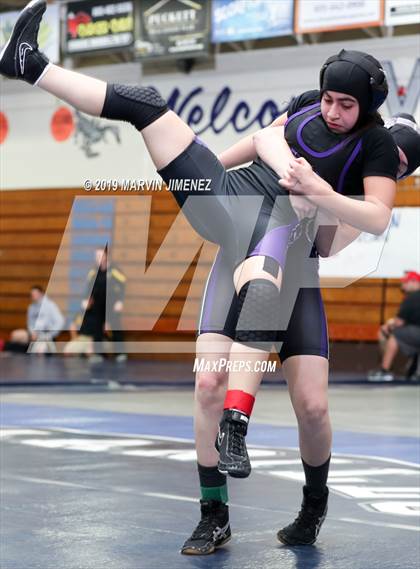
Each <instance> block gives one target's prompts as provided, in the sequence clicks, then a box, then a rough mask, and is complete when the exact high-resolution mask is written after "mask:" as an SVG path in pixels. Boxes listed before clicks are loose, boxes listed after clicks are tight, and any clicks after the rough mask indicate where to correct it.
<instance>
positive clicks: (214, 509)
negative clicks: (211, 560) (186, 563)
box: [181, 500, 231, 555]
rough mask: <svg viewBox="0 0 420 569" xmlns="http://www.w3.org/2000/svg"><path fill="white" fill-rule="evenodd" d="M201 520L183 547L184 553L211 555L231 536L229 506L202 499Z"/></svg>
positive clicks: (182, 551)
mask: <svg viewBox="0 0 420 569" xmlns="http://www.w3.org/2000/svg"><path fill="white" fill-rule="evenodd" d="M200 504H201V520H200V522H199V524H198V526H197V527H196V528H195V530H194V531H193V534H192V536H191V537H190V538H189V539H187V541H186V542H185V543H184V545H183V546H182V549H181V553H182V554H184V555H209V554H210V553H214V550H215V549H216V548H217V547H220V546H221V545H223V544H224V543H227V542H228V541H229V540H230V538H231V533H230V526H229V508H228V506H227V505H226V504H223V502H219V501H217V500H200Z"/></svg>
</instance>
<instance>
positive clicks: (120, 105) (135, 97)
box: [101, 83, 169, 130]
mask: <svg viewBox="0 0 420 569" xmlns="http://www.w3.org/2000/svg"><path fill="white" fill-rule="evenodd" d="M167 111H169V107H168V105H167V103H166V101H165V99H164V98H163V97H161V95H160V94H159V92H158V91H156V89H154V88H153V87H138V86H136V85H119V84H117V83H116V84H113V83H108V84H107V87H106V96H105V102H104V106H103V109H102V112H101V117H103V118H106V119H113V120H122V121H126V122H129V123H131V124H132V125H134V126H135V127H136V128H137V130H143V128H145V127H146V126H148V125H149V124H151V123H152V122H154V121H155V120H156V119H158V118H159V117H161V116H162V115H163V114H165V113H166V112H167Z"/></svg>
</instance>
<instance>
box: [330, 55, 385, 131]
mask: <svg viewBox="0 0 420 569" xmlns="http://www.w3.org/2000/svg"><path fill="white" fill-rule="evenodd" d="M319 82H320V90H321V96H322V94H323V92H324V91H337V92H338V93H346V95H351V96H352V97H354V98H355V99H357V101H358V103H359V108H360V113H359V122H360V120H361V119H362V120H363V118H365V117H366V115H368V114H370V113H374V112H375V111H376V110H377V109H378V108H379V107H380V106H381V105H382V103H383V102H384V101H385V99H386V96H387V95H388V83H387V80H386V77H385V72H384V70H383V69H382V67H381V64H380V63H379V61H378V60H377V59H375V58H374V57H372V56H371V55H369V54H368V53H364V52H362V51H346V50H345V49H342V50H341V51H340V53H339V54H338V55H333V56H332V57H330V58H328V59H327V61H326V62H325V63H324V65H323V66H322V68H321V71H320V75H319Z"/></svg>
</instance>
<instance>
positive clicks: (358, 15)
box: [295, 0, 384, 34]
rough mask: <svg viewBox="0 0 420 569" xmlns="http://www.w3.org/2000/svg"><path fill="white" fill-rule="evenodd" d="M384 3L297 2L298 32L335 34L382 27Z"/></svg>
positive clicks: (381, 0)
mask: <svg viewBox="0 0 420 569" xmlns="http://www.w3.org/2000/svg"><path fill="white" fill-rule="evenodd" d="M383 18H384V0H357V1H354V0H296V8H295V32H296V33H297V34H298V33H300V34H306V33H312V32H331V31H336V30H346V29H350V28H364V27H368V26H381V25H382V24H383Z"/></svg>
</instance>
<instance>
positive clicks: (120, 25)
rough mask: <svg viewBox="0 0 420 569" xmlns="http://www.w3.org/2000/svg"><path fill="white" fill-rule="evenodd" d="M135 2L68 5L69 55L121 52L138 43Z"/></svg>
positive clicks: (67, 49)
mask: <svg viewBox="0 0 420 569" xmlns="http://www.w3.org/2000/svg"><path fill="white" fill-rule="evenodd" d="M133 12H134V7H133V2H132V1H131V0H129V1H128V2H115V1H111V2H109V1H108V2H107V1H105V2H101V3H98V2H70V3H69V4H67V21H66V28H67V36H66V51H67V53H83V52H88V51H94V50H100V49H120V48H124V47H129V46H131V45H133V42H134V17H133Z"/></svg>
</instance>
